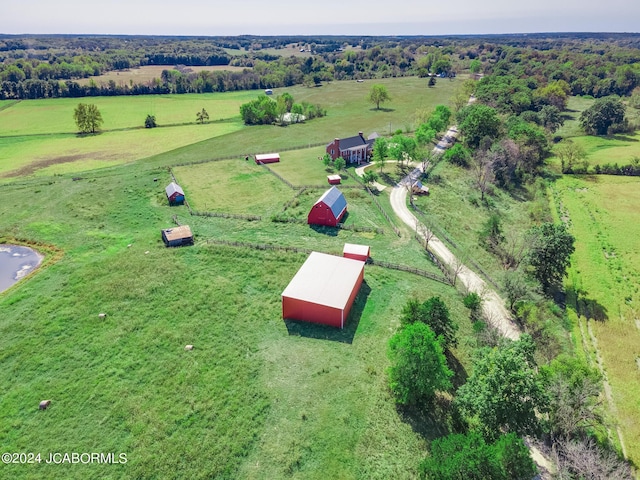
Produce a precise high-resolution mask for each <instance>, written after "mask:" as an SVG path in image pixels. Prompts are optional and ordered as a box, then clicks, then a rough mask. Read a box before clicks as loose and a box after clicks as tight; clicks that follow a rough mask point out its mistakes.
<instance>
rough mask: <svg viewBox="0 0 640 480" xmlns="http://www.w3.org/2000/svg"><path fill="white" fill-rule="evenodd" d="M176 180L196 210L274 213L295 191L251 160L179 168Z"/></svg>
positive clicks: (242, 213)
mask: <svg viewBox="0 0 640 480" xmlns="http://www.w3.org/2000/svg"><path fill="white" fill-rule="evenodd" d="M173 172H174V175H175V176H176V180H178V182H179V183H180V185H181V186H182V187H183V188H184V190H185V195H186V197H187V200H188V201H189V204H190V205H191V207H192V208H193V209H194V210H198V211H207V212H218V213H231V214H239V215H267V216H268V215H272V214H274V213H276V212H278V211H280V210H282V208H283V206H284V204H285V203H286V202H287V201H289V200H290V199H291V198H293V195H294V193H295V192H294V191H293V190H292V189H291V188H289V187H288V186H287V185H285V184H284V183H283V182H282V181H280V180H279V179H278V178H276V177H275V176H274V175H273V174H271V173H270V172H269V171H268V170H266V169H265V168H264V167H261V166H259V165H256V163H255V162H254V161H253V160H252V159H250V160H249V161H246V160H240V159H238V160H222V161H219V162H209V163H204V164H199V165H190V166H184V167H176V168H174V169H173Z"/></svg>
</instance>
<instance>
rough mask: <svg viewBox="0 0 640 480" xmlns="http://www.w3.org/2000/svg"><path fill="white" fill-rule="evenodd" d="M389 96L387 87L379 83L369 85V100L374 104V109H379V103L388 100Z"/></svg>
mask: <svg viewBox="0 0 640 480" xmlns="http://www.w3.org/2000/svg"><path fill="white" fill-rule="evenodd" d="M390 100H391V97H390V96H389V92H388V91H387V87H385V86H384V85H380V84H375V85H373V86H372V87H371V91H370V92H369V102H370V103H373V104H374V105H375V106H376V110H380V104H381V103H384V102H387V101H390Z"/></svg>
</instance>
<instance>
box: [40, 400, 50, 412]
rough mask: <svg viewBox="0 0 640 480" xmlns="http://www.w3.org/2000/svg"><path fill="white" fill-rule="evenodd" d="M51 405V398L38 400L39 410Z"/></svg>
mask: <svg viewBox="0 0 640 480" xmlns="http://www.w3.org/2000/svg"><path fill="white" fill-rule="evenodd" d="M49 405H51V400H42V401H41V402H40V410H46V409H47V408H49Z"/></svg>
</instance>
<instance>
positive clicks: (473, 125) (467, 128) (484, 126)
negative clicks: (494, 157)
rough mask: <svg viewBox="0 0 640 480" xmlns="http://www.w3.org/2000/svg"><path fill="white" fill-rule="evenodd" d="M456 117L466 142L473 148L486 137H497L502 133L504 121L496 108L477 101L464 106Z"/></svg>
mask: <svg viewBox="0 0 640 480" xmlns="http://www.w3.org/2000/svg"><path fill="white" fill-rule="evenodd" d="M456 118H457V120H458V126H459V128H460V131H461V132H462V135H463V138H464V141H465V143H466V144H467V145H468V146H470V147H472V148H477V147H478V146H479V145H480V141H481V140H482V139H483V138H485V137H489V138H491V139H495V138H497V137H498V136H499V135H500V129H501V126H502V123H501V121H500V118H499V117H498V112H497V111H496V110H495V109H494V108H491V107H488V106H486V105H482V104H479V103H475V104H472V105H469V106H466V107H464V108H462V109H461V110H460V111H459V112H458V114H457V116H456Z"/></svg>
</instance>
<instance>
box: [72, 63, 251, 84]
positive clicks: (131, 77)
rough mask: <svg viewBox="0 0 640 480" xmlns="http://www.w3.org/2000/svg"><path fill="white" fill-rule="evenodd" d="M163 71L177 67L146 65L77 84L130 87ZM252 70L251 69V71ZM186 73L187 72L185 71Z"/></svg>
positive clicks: (218, 67) (219, 67)
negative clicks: (111, 84)
mask: <svg viewBox="0 0 640 480" xmlns="http://www.w3.org/2000/svg"><path fill="white" fill-rule="evenodd" d="M185 68H186V69H187V70H186V71H189V70H190V71H191V72H193V73H198V72H215V71H228V72H238V71H239V72H241V71H242V70H244V69H245V68H247V67H232V66H230V65H210V66H199V67H185ZM163 70H176V68H175V65H145V66H144V67H139V68H131V69H128V70H120V71H114V72H107V73H105V74H104V75H99V76H97V77H88V78H80V79H78V80H76V82H77V83H78V84H80V85H89V83H90V82H91V80H93V81H94V82H96V84H98V85H105V84H107V83H109V82H110V81H111V80H113V81H114V82H116V85H128V84H129V82H131V81H133V82H134V83H149V82H151V81H153V80H154V79H160V78H161V77H162V71H163ZM249 70H250V69H249ZM183 71H185V70H183Z"/></svg>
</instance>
